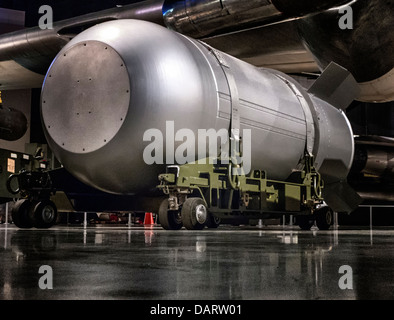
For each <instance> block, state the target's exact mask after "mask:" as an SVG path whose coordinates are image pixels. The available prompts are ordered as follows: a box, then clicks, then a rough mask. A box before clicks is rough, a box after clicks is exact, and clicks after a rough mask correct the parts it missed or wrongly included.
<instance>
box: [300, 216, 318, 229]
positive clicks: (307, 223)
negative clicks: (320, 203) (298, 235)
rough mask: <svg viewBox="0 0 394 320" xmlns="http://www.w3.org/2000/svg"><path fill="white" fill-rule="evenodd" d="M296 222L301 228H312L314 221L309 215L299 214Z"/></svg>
mask: <svg viewBox="0 0 394 320" xmlns="http://www.w3.org/2000/svg"><path fill="white" fill-rule="evenodd" d="M296 222H297V224H298V226H299V227H300V228H301V230H310V229H311V227H312V226H313V222H314V221H313V220H311V219H310V217H309V216H298V217H296Z"/></svg>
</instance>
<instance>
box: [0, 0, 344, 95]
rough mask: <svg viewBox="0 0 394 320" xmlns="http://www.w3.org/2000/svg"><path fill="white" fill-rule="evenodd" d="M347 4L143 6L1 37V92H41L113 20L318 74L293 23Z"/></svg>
mask: <svg viewBox="0 0 394 320" xmlns="http://www.w3.org/2000/svg"><path fill="white" fill-rule="evenodd" d="M346 2H348V1H345V0H319V1H308V0H304V1H297V2H294V1H290V0H273V1H268V0H253V1H236V0H226V1H224V0H223V1H220V2H219V1H214V0H202V1H189V0H186V1H172V0H166V1H163V0H147V1H141V2H137V3H134V4H131V5H127V6H122V7H116V8H113V9H108V10H103V11H99V12H95V13H90V14H87V15H83V16H79V17H75V18H71V19H67V20H63V21H59V22H55V23H54V25H53V29H45V30H41V29H40V28H39V27H38V26H37V27H34V28H29V29H24V30H19V31H16V32H12V33H6V34H3V35H1V36H0V90H9V89H18V88H39V87H41V85H42V82H43V79H44V75H45V73H46V71H47V69H48V68H49V66H50V64H51V62H52V60H53V59H54V57H55V56H56V54H57V53H58V52H59V51H60V50H61V48H63V47H64V46H65V45H66V44H67V43H68V42H69V41H70V40H71V39H72V38H73V37H74V36H75V35H77V34H78V33H80V32H82V31H83V30H85V29H87V28H89V27H91V26H93V25H95V24H98V23H101V22H105V21H109V20H116V19H142V20H146V21H150V22H154V23H157V24H161V25H165V26H167V27H169V28H171V29H174V30H176V31H179V32H181V33H183V34H187V35H189V36H193V37H194V38H198V39H201V40H203V41H205V42H207V43H208V44H210V45H212V46H213V47H216V48H217V49H219V50H221V51H224V52H227V53H229V54H230V55H233V56H235V57H238V58H240V59H243V60H245V61H247V62H249V63H252V64H254V65H257V66H264V67H270V68H274V69H278V70H281V71H284V72H296V73H298V72H317V71H319V69H318V66H317V64H316V62H315V60H314V58H313V56H312V55H311V53H309V51H308V50H307V49H306V48H305V47H304V46H303V44H302V41H301V38H300V36H299V34H298V32H297V26H296V24H295V22H294V20H296V19H299V18H301V17H307V16H310V15H312V14H315V13H317V12H321V11H323V10H326V9H327V8H331V7H333V6H336V5H340V4H343V3H346ZM281 22H285V23H281ZM196 28H197V29H196Z"/></svg>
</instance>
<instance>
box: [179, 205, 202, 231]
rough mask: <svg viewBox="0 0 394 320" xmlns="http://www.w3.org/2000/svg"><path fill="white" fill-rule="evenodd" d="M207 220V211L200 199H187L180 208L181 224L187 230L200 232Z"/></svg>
mask: <svg viewBox="0 0 394 320" xmlns="http://www.w3.org/2000/svg"><path fill="white" fill-rule="evenodd" d="M207 220H208V210H207V206H206V204H205V201H204V200H202V199H201V198H188V199H187V200H186V201H185V203H184V204H183V206H182V222H183V225H184V226H185V228H186V229H188V230H202V229H204V227H205V224H206V222H207Z"/></svg>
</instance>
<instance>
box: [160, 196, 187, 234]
mask: <svg viewBox="0 0 394 320" xmlns="http://www.w3.org/2000/svg"><path fill="white" fill-rule="evenodd" d="M159 222H160V225H161V226H162V228H163V229H165V230H180V229H182V227H183V224H182V219H181V217H180V214H179V211H175V210H168V199H164V200H163V201H162V203H161V204H160V207H159Z"/></svg>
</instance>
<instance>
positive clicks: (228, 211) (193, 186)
mask: <svg viewBox="0 0 394 320" xmlns="http://www.w3.org/2000/svg"><path fill="white" fill-rule="evenodd" d="M239 168H241V169H242V167H239ZM232 172H233V171H232V164H231V161H223V160H221V159H220V158H207V159H205V160H204V161H197V162H194V163H188V164H184V165H180V166H178V165H172V166H167V172H166V173H164V174H161V175H159V181H160V184H159V185H158V188H159V189H160V190H162V191H163V192H164V194H166V195H168V198H167V199H165V200H164V201H163V202H162V204H161V206H160V209H159V220H160V223H161V225H162V227H163V228H164V229H167V230H177V229H181V228H182V227H183V226H184V227H185V228H186V229H189V230H201V229H203V228H204V227H205V226H207V227H208V228H217V227H218V226H219V224H220V223H221V221H232V223H237V221H238V222H241V221H242V222H245V221H249V220H250V219H264V218H271V217H278V216H282V215H283V214H285V215H286V214H287V215H294V216H296V219H297V223H298V224H299V226H300V227H301V228H302V229H310V227H311V226H312V225H313V223H314V221H315V220H316V224H317V226H318V227H319V229H328V228H329V227H330V225H331V222H332V220H333V214H332V210H330V208H328V207H327V206H325V204H324V199H323V198H322V189H323V188H324V183H323V180H322V179H321V176H320V174H319V173H318V172H317V171H316V170H315V168H314V167H313V158H312V157H310V156H306V157H305V159H304V168H303V169H302V170H299V171H294V172H293V173H292V174H291V175H290V176H289V177H288V179H287V180H286V181H277V180H271V179H269V177H268V173H267V172H266V171H264V170H252V171H251V172H250V173H248V174H247V175H243V174H241V175H233V174H232Z"/></svg>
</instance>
